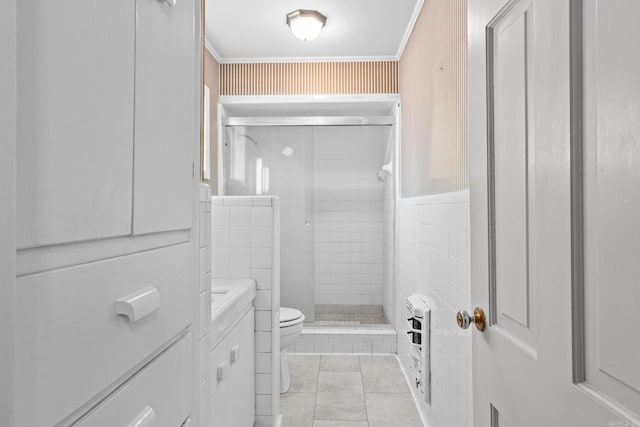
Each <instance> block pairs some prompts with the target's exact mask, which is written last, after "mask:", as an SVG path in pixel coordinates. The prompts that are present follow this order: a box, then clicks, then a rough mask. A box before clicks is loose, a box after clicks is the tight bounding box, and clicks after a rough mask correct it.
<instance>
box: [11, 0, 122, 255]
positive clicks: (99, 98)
mask: <svg viewBox="0 0 640 427" xmlns="http://www.w3.org/2000/svg"><path fill="white" fill-rule="evenodd" d="M17 5H18V144H17V149H18V153H17V154H18V155H17V159H18V200H17V205H18V206H17V212H18V232H17V240H18V248H27V247H36V246H44V245H52V244H58V243H68V242H76V241H82V240H91V239H99V238H105V237H113V236H124V235H128V234H130V233H131V208H132V185H133V184H132V178H133V129H134V117H133V111H134V59H135V51H134V48H135V4H134V3H133V2H87V1H85V0H68V1H63V2H52V1H49V0H21V1H19V2H17Z"/></svg>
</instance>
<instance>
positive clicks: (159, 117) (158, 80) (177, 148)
mask: <svg viewBox="0 0 640 427" xmlns="http://www.w3.org/2000/svg"><path fill="white" fill-rule="evenodd" d="M136 3H137V6H138V8H137V13H138V25H137V28H136V73H135V75H136V79H135V83H136V89H135V94H136V109H135V112H136V116H135V117H136V128H135V176H134V194H135V206H134V219H133V231H134V233H135V234H144V233H152V232H158V231H167V230H180V229H187V228H191V221H192V208H193V197H194V194H193V187H192V183H193V180H194V179H196V178H195V176H194V161H195V158H194V156H195V153H194V152H193V150H191V149H185V147H193V144H194V139H195V138H197V133H196V128H197V126H196V123H198V120H197V118H199V117H200V112H199V110H198V107H197V101H196V94H197V91H198V89H197V88H198V87H200V82H198V81H197V79H196V75H197V73H196V70H195V66H196V57H195V52H196V49H194V45H195V43H196V38H195V37H196V29H195V17H194V16H195V9H194V7H195V1H194V0H177V1H176V4H175V6H173V7H172V6H170V5H169V3H168V2H165V1H158V0H138V1H137V2H136Z"/></svg>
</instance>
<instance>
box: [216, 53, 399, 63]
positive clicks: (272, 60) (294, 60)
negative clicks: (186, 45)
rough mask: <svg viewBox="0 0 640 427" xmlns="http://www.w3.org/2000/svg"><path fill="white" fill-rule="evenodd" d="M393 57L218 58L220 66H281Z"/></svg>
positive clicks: (380, 60) (390, 56)
mask: <svg viewBox="0 0 640 427" xmlns="http://www.w3.org/2000/svg"><path fill="white" fill-rule="evenodd" d="M397 60H398V58H397V57H396V56H395V55H381V56H283V57H278V56H266V57H236V58H234V57H231V58H220V60H218V62H219V63H220V64H282V63H287V64H288V63H300V62H305V63H306V62H396V61H397Z"/></svg>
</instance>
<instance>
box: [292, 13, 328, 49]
mask: <svg viewBox="0 0 640 427" xmlns="http://www.w3.org/2000/svg"><path fill="white" fill-rule="evenodd" d="M326 22H327V18H326V16H324V15H323V14H321V13H320V12H318V11H317V10H303V9H299V10H296V11H295V12H291V13H290V14H288V15H287V25H289V28H291V32H292V33H293V35H294V36H296V37H297V38H299V39H300V40H304V41H308V40H313V39H315V38H316V37H318V35H319V34H320V31H321V30H322V27H324V24H325V23H326Z"/></svg>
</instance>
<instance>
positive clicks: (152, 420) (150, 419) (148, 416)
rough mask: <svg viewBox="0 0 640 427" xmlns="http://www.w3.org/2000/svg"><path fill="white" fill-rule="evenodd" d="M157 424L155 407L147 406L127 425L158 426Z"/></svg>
mask: <svg viewBox="0 0 640 427" xmlns="http://www.w3.org/2000/svg"><path fill="white" fill-rule="evenodd" d="M157 425H158V424H156V412H155V411H154V410H153V408H151V407H149V406H147V407H146V408H144V409H143V410H142V412H140V413H139V414H138V416H137V417H136V418H135V419H134V420H133V421H131V422H130V423H129V425H128V426H127V427H157Z"/></svg>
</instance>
